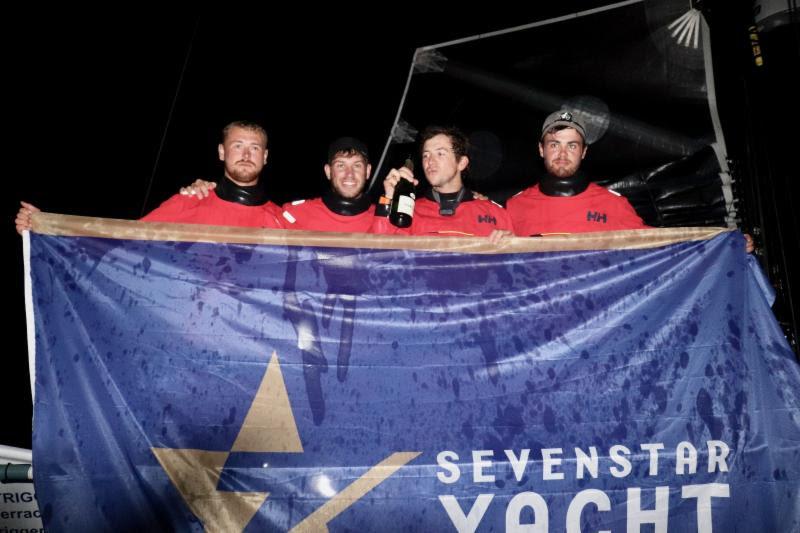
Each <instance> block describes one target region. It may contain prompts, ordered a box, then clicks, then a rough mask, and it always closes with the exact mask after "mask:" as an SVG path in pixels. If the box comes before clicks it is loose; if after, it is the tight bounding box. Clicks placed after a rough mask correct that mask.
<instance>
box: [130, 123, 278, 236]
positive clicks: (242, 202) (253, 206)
mask: <svg viewBox="0 0 800 533" xmlns="http://www.w3.org/2000/svg"><path fill="white" fill-rule="evenodd" d="M217 151H218V153H219V159H220V161H222V162H223V163H224V166H225V173H224V177H223V179H222V180H220V182H219V184H218V185H217V187H216V188H215V189H214V190H213V191H211V192H210V193H209V194H207V195H206V196H205V197H202V198H201V197H198V196H188V195H183V194H176V195H174V196H172V197H171V198H169V199H167V201H165V202H164V203H163V204H161V205H160V206H159V207H157V208H156V209H154V210H153V211H151V212H150V213H148V214H147V215H145V216H144V217H143V218H142V220H144V221H146V222H185V223H190V224H213V225H218V226H249V227H266V228H281V227H282V224H281V222H280V219H279V216H280V208H279V207H278V206H277V205H275V204H273V203H272V202H269V201H268V200H267V197H266V192H265V191H264V188H263V187H262V186H261V184H259V178H260V175H261V170H262V169H263V168H264V165H266V163H267V155H268V150H267V132H266V131H265V130H264V128H262V127H261V126H259V125H258V124H255V123H253V122H246V121H238V122H231V123H230V124H228V125H227V126H225V128H224V129H223V130H222V143H221V144H220V145H219V146H218V147H217Z"/></svg>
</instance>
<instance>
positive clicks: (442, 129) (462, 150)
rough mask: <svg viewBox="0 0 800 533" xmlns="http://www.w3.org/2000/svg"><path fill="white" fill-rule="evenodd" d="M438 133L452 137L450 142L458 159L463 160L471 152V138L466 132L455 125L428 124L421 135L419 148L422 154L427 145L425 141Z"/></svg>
mask: <svg viewBox="0 0 800 533" xmlns="http://www.w3.org/2000/svg"><path fill="white" fill-rule="evenodd" d="M437 135H446V136H447V138H448V139H450V144H452V145H453V153H454V154H455V156H456V161H459V160H461V158H462V157H465V156H468V152H469V139H467V136H466V135H464V132H463V131H461V130H460V129H458V128H456V127H455V126H428V127H427V128H425V130H423V132H422V135H420V144H419V150H420V154H421V153H422V149H423V147H424V146H425V143H426V142H427V141H428V140H430V139H432V138H434V137H436V136H437Z"/></svg>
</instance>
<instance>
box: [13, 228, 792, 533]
mask: <svg viewBox="0 0 800 533" xmlns="http://www.w3.org/2000/svg"><path fill="white" fill-rule="evenodd" d="M369 239H370V238H367V237H361V238H359V240H358V241H357V242H360V243H361V244H360V245H359V244H354V247H350V248H348V247H341V246H339V245H336V246H318V245H314V246H311V245H298V244H292V245H281V244H232V243H225V242H220V243H209V242H187V241H182V240H177V239H176V240H133V239H111V238H98V237H86V236H69V235H60V236H54V235H46V234H31V235H30V251H29V265H30V282H31V299H30V301H31V306H30V309H29V320H32V321H33V324H34V325H35V349H34V350H32V351H34V352H35V354H32V356H34V355H35V365H36V368H35V370H36V372H35V414H34V439H33V446H34V472H35V483H36V492H37V496H38V498H39V506H40V509H41V510H42V514H43V520H44V523H45V525H46V526H47V527H48V528H50V529H52V530H54V531H94V530H118V531H135V530H136V531H145V530H150V531H155V530H177V531H202V530H204V529H205V530H209V531H235V530H245V531H287V530H292V529H294V530H296V531H320V530H325V528H327V529H328V530H330V531H537V532H538V531H576V532H577V531H598V530H612V531H625V530H627V531H638V530H639V526H640V525H641V526H642V527H643V528H644V529H645V530H647V528H653V530H654V531H657V532H667V531H669V532H672V531H675V532H677V531H712V529H713V530H714V531H797V530H798V528H800V504H798V500H800V497H799V496H800V495H799V494H798V492H799V490H800V489H798V485H799V480H800V466H798V465H800V407H799V406H800V374H799V373H798V365H797V364H796V362H795V358H794V355H793V354H792V352H791V350H790V349H789V347H788V345H787V344H786V342H785V340H784V338H783V336H782V334H781V332H780V329H779V327H778V326H777V324H776V322H775V320H774V318H773V315H772V313H771V311H770V307H769V300H768V294H767V291H765V289H764V284H763V279H762V277H761V274H760V272H759V271H758V269H757V267H755V266H754V261H753V259H752V258H750V257H748V256H746V255H745V253H744V251H743V248H744V245H743V241H742V238H741V235H739V234H738V233H721V234H719V235H717V236H715V237H713V238H703V239H692V240H686V241H683V242H677V243H674V244H669V245H665V246H655V247H646V248H642V249H624V250H623V249H606V250H595V251H593V250H583V251H574V250H573V251H546V252H515V253H460V252H454V251H449V250H447V249H442V250H438V251H431V250H428V251H422V250H416V251H415V250H408V249H390V248H388V249H380V248H370V247H369V245H370V240H369ZM392 242H395V243H400V244H402V243H403V242H404V241H403V239H402V238H396V240H394V241H392ZM437 242H442V243H448V242H464V241H459V240H458V239H452V240H451V239H442V240H440V241H437ZM359 246H360V247H359ZM645 524H654V525H652V526H651V525H645ZM526 525H527V527H528V529H525V526H526Z"/></svg>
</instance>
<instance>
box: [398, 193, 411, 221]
mask: <svg viewBox="0 0 800 533" xmlns="http://www.w3.org/2000/svg"><path fill="white" fill-rule="evenodd" d="M397 212H398V213H405V214H406V215H408V216H414V198H411V197H409V196H406V195H403V196H401V197H400V198H398V199H397Z"/></svg>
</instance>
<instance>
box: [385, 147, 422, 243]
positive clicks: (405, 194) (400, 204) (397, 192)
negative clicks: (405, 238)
mask: <svg viewBox="0 0 800 533" xmlns="http://www.w3.org/2000/svg"><path fill="white" fill-rule="evenodd" d="M403 166H404V167H406V168H407V169H409V170H414V162H413V161H411V159H406V162H405V163H403ZM416 197H417V196H416V194H414V184H413V183H412V182H410V181H408V180H407V179H400V181H399V182H398V183H397V185H396V186H395V188H394V196H393V197H392V205H391V207H390V208H389V222H391V223H392V224H394V225H395V226H397V227H398V228H407V227H409V226H410V225H411V221H412V220H413V219H414V203H415V201H416Z"/></svg>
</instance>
